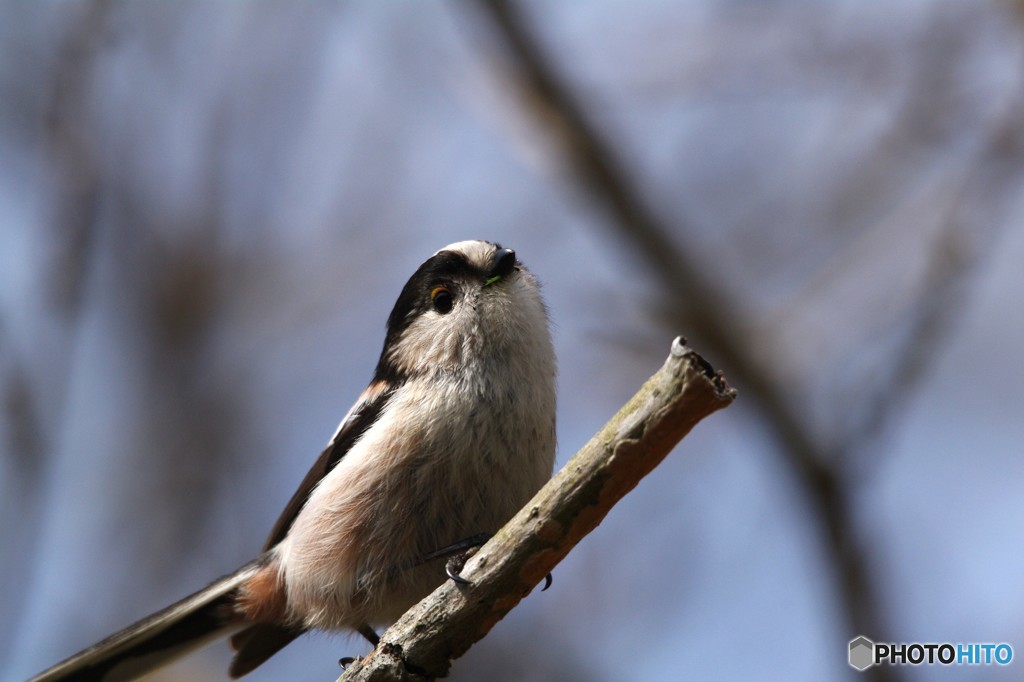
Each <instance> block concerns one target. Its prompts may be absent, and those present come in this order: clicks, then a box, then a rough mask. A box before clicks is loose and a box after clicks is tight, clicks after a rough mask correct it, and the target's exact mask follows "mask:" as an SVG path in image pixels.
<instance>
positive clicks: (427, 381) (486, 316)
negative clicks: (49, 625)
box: [33, 241, 555, 682]
mask: <svg viewBox="0 0 1024 682" xmlns="http://www.w3.org/2000/svg"><path fill="white" fill-rule="evenodd" d="M554 378H555V357H554V351H553V349H552V345H551V336H550V332H549V329H548V318H547V311H546V309H545V307H544V303H543V301H542V300H541V295H540V288H539V285H538V282H537V280H536V278H534V276H533V275H532V274H531V273H530V272H529V271H528V270H527V269H526V268H525V267H523V265H522V264H521V263H520V262H519V261H518V260H516V255H515V252H514V251H512V250H510V249H504V248H502V247H501V246H499V245H498V244H493V243H490V242H483V241H465V242H458V243H456V244H452V245H450V246H447V247H445V248H444V249H441V250H440V251H438V252H437V253H435V254H434V255H433V256H431V257H430V258H428V259H427V260H426V261H425V262H424V263H423V264H422V265H421V266H420V267H419V269H417V270H416V272H415V273H414V274H413V276H412V277H411V278H410V279H409V281H408V283H406V285H405V287H404V288H403V289H402V293H401V294H400V295H399V297H398V301H397V302H396V303H395V307H394V309H393V310H392V311H391V315H390V317H389V318H388V321H387V334H386V337H385V339H384V349H383V351H382V352H381V355H380V360H379V362H378V363H377V369H376V371H375V372H374V375H373V380H372V381H371V382H370V385H369V386H367V388H366V390H365V391H363V393H362V395H360V396H359V399H358V400H357V401H356V403H355V405H353V406H352V409H350V410H349V412H348V414H347V415H346V416H345V418H344V419H343V420H342V422H341V425H340V426H339V427H338V430H337V431H336V432H335V434H334V436H333V437H332V438H331V440H330V443H329V444H328V446H327V448H326V449H325V450H324V452H323V454H321V455H320V458H319V459H318V460H317V462H316V464H314V465H313V468H312V469H311V470H310V472H309V474H308V475H307V476H306V478H305V479H304V480H303V481H302V483H301V485H300V486H299V489H298V491H296V493H295V495H294V496H292V498H291V501H290V502H288V505H287V506H286V507H285V510H284V512H283V513H282V514H281V517H280V519H278V521H277V523H276V524H275V526H274V528H273V530H272V531H271V533H270V537H269V539H268V540H267V543H266V545H265V546H264V551H263V553H262V554H261V555H260V556H259V557H258V558H257V559H255V560H254V561H252V562H251V563H249V564H246V565H245V566H243V567H242V568H240V569H239V570H238V571H236V572H235V573H233V574H231V575H228V576H225V577H224V578H221V579H220V580H218V581H216V582H214V583H213V584H211V585H209V586H208V587H206V588H205V589H203V590H201V591H199V592H197V593H196V594H194V595H192V596H190V597H187V598H186V599H183V600H182V601H180V602H178V603H176V604H174V605H172V606H170V607H168V608H166V609H164V610H163V611H160V612H158V613H156V614H154V615H152V616H150V617H149V618H146V619H144V620H142V621H140V622H138V623H136V624H134V625H132V626H130V627H128V628H126V629H125V630H122V631H121V632H119V633H117V634H115V635H112V636H111V637H108V638H107V639H105V640H103V641H101V642H100V643H98V644H96V645H94V646H93V647H91V648H89V649H86V650H85V651H83V652H81V653H79V654H76V655H74V656H72V657H71V658H69V659H67V660H66V661H64V662H62V663H59V664H58V665H56V666H54V667H53V668H50V669H49V670H47V671H45V672H43V673H41V674H40V675H38V676H37V677H35V678H34V679H33V682H42V681H44V680H45V681H47V682H55V681H57V680H104V681H107V680H127V679H134V678H136V677H138V676H140V675H143V674H145V673H147V672H149V671H151V670H153V669H155V668H158V667H160V666H162V665H164V664H166V663H168V662H169V661H171V660H173V659H175V658H178V657H180V656H182V655H184V654H185V653H188V652H189V651H191V650H193V649H195V648H197V647H198V646H200V645H202V644H205V643H207V642H209V641H211V640H213V639H217V638H220V637H224V636H228V635H231V641H232V645H233V647H234V648H235V650H236V652H237V653H236V654H235V657H234V660H233V661H232V663H231V667H230V674H231V675H232V677H239V676H241V675H244V674H246V673H248V672H249V671H251V670H253V669H254V668H255V667H256V666H258V665H260V664H261V663H263V662H264V661H266V660H267V659H268V658H269V657H270V656H272V655H273V654H274V653H276V652H277V651H279V650H280V649H281V648H282V647H284V646H285V645H287V644H288V643H289V642H291V641H292V640H293V639H295V638H296V637H298V636H299V635H301V634H302V633H304V632H305V631H307V630H312V629H318V630H319V629H323V630H345V629H351V630H355V631H357V632H359V633H361V634H363V635H364V636H365V637H366V638H367V639H369V640H370V641H371V642H373V643H376V640H377V636H376V634H375V632H374V630H373V629H372V628H373V626H376V625H379V624H384V623H388V622H390V621H393V620H395V619H397V618H398V616H400V615H401V614H402V613H403V612H404V611H406V610H407V609H408V608H409V607H410V606H412V605H413V604H414V603H416V602H417V601H418V600H420V599H421V598H423V597H425V596H426V595H427V594H428V593H429V592H430V591H432V590H433V589H434V588H435V587H437V586H438V585H439V584H440V583H441V582H442V581H443V580H444V579H445V564H444V559H443V558H439V557H441V556H442V555H443V554H444V552H442V551H440V550H443V549H444V548H446V547H453V546H458V544H459V543H460V541H463V540H465V539H466V538H468V537H471V536H476V535H479V534H485V533H494V532H495V531H497V530H498V528H499V527H500V526H501V525H502V524H504V523H505V522H506V521H507V520H508V519H509V518H510V517H511V516H512V515H513V514H514V513H515V512H516V511H518V510H519V508H520V507H521V506H522V505H524V504H525V503H526V502H527V501H528V500H529V499H530V497H531V496H532V495H533V494H534V493H535V492H536V491H537V490H538V489H539V488H540V487H541V486H542V485H543V484H544V482H545V481H547V479H548V478H549V477H550V476H551V470H552V466H553V463H554V453H555V382H554Z"/></svg>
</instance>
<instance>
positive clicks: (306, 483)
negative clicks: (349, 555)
mask: <svg viewBox="0 0 1024 682" xmlns="http://www.w3.org/2000/svg"><path fill="white" fill-rule="evenodd" d="M394 392H395V387H394V386H393V385H388V384H386V383H385V382H384V381H375V382H373V383H371V384H370V385H369V386H367V387H366V390H364V391H363V392H362V394H361V395H360V396H359V399H358V400H356V403H355V405H353V406H352V409H350V410H349V411H348V414H347V415H345V418H344V419H342V420H341V424H340V425H339V426H338V430H337V431H336V432H335V433H334V438H332V439H331V442H330V443H329V444H328V446H327V447H326V448H325V449H324V451H323V452H322V453H321V454H320V457H319V458H318V459H317V460H316V463H315V464H314V465H313V468H312V469H310V470H309V473H308V474H306V477H305V478H304V479H302V483H300V484H299V489H298V490H296V491H295V494H294V495H292V499H291V500H289V501H288V504H287V506H285V508H284V511H283V512H281V516H280V517H279V518H278V519H277V523H275V524H274V529H273V530H272V531H270V537H268V538H267V543H266V544H265V545H264V546H263V551H267V550H268V549H270V548H272V547H273V546H274V545H276V544H277V543H279V542H281V540H283V539H284V536H285V535H287V534H288V529H290V528H291V527H292V523H294V521H295V517H297V516H298V515H299V512H300V511H301V510H302V507H303V506H304V505H305V504H306V500H308V499H309V495H310V493H312V492H313V488H315V487H316V484H317V483H319V482H320V479H322V478H323V477H324V476H326V475H327V474H328V473H330V471H331V469H333V468H334V466H335V465H336V464H337V463H338V461H339V460H341V458H342V457H344V456H345V454H346V453H347V452H348V451H349V450H350V449H351V448H352V445H353V444H355V442H356V441H357V440H359V437H360V436H362V435H363V434H364V433H366V431H367V429H369V428H370V427H371V426H373V424H374V423H375V422H376V421H377V419H378V418H379V417H380V414H381V412H383V411H384V407H385V406H386V405H387V404H388V401H389V400H390V399H391V396H392V395H393V394H394Z"/></svg>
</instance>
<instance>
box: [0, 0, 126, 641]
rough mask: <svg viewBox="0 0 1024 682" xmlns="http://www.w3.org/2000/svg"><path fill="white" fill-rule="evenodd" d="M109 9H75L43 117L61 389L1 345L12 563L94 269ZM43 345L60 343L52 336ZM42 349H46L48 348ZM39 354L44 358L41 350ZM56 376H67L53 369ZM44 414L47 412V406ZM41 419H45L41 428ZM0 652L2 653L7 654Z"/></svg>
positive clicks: (15, 615)
mask: <svg viewBox="0 0 1024 682" xmlns="http://www.w3.org/2000/svg"><path fill="white" fill-rule="evenodd" d="M111 5H112V3H111V2H110V0H97V1H95V2H91V3H88V4H87V5H85V6H84V7H82V8H78V10H79V11H80V12H81V15H80V16H79V17H77V19H75V20H72V21H71V22H70V26H69V28H68V30H67V32H66V34H65V36H64V39H63V40H62V42H61V43H60V45H59V47H58V50H57V55H56V59H55V62H54V64H53V67H52V68H53V73H52V82H53V86H52V89H51V91H50V92H49V97H48V98H47V101H46V109H45V112H44V116H45V118H44V127H43V144H44V153H45V155H46V161H47V162H48V164H49V172H50V173H52V174H53V179H54V185H55V189H54V192H53V197H52V200H51V201H52V205H53V206H54V207H55V208H54V215H53V217H52V219H51V225H50V226H49V227H50V228H51V229H52V230H53V231H54V232H56V233H57V239H55V240H54V242H55V244H56V248H57V249H58V250H59V252H58V253H57V254H56V256H55V258H54V262H53V263H51V264H50V268H49V271H48V273H47V274H48V276H50V277H51V281H50V282H49V284H51V286H52V287H53V288H52V289H51V292H50V293H51V295H52V300H54V301H55V302H56V308H57V313H58V320H57V321H58V322H59V323H63V327H62V328H61V331H62V332H64V334H63V335H58V338H57V339H56V351H55V352H53V353H52V354H53V358H54V359H55V360H56V362H45V363H40V365H42V366H45V367H47V369H48V371H50V372H52V373H53V375H55V376H56V379H57V382H56V383H57V386H56V389H55V390H54V389H50V390H47V388H48V386H47V382H46V380H45V377H42V376H40V373H39V372H35V373H33V372H32V371H31V369H30V367H31V365H30V364H29V363H28V362H27V361H26V359H25V358H21V357H16V355H15V353H14V352H13V347H14V344H13V342H12V341H13V340H12V339H7V338H4V339H0V346H9V347H10V350H8V349H7V348H4V349H3V350H4V355H5V357H6V358H7V359H8V364H9V367H6V368H5V369H6V370H7V377H6V380H7V383H6V385H5V386H4V387H3V389H2V390H3V392H4V395H3V400H4V415H3V416H4V418H5V419H6V421H7V424H8V427H9V429H10V434H11V441H12V442H11V446H12V451H13V452H14V455H15V457H14V461H15V462H16V465H17V466H16V469H15V476H16V479H15V481H14V482H13V483H12V485H11V488H12V490H14V491H15V494H12V495H10V496H8V502H9V503H11V504H12V505H16V506H17V509H16V510H14V511H15V513H14V514H13V515H11V516H10V517H9V518H17V519H18V523H17V524H16V525H14V526H12V528H11V529H10V530H9V531H8V532H5V533H4V536H3V541H4V543H5V545H6V547H7V549H8V552H9V553H10V554H11V555H12V556H21V557H32V556H33V555H34V554H35V553H36V547H37V544H38V542H39V538H40V527H41V525H42V523H43V520H44V519H43V510H44V509H45V508H46V500H45V496H44V495H43V471H44V468H45V465H46V462H47V456H48V455H49V454H50V449H51V445H52V443H53V442H54V441H55V437H54V434H53V433H51V432H50V431H49V430H48V429H49V428H51V426H52V425H54V424H60V423H61V422H62V419H61V414H60V412H61V408H62V407H63V405H60V404H59V402H58V401H63V400H66V397H67V386H68V381H67V377H68V375H69V373H70V372H69V364H70V361H69V358H70V357H71V355H72V353H71V352H70V348H71V347H72V346H73V345H74V335H75V332H76V328H75V322H76V321H77V320H78V317H79V312H80V310H81V303H82V298H83V296H82V292H83V288H84V280H85V273H86V270H87V263H88V260H89V257H90V254H91V248H90V247H91V245H92V243H93V241H94V237H95V231H96V224H97V223H96V212H97V206H98V204H99V190H98V185H99V180H98V170H97V168H96V162H95V154H94V150H93V148H92V144H91V142H90V136H89V135H88V134H87V133H86V131H85V130H84V128H85V127H86V126H87V125H88V121H87V117H86V116H85V111H86V109H87V103H88V94H89V86H90V84H91V73H92V69H93V66H94V63H95V57H96V54H97V51H98V48H99V46H100V44H101V42H102V39H103V35H104V33H105V27H106V24H107V18H108V15H109V13H110V10H111ZM46 341H54V339H53V338H52V336H49V335H48V336H47V338H46ZM41 347H43V348H45V344H41ZM36 352H40V351H39V350H38V349H36ZM54 367H58V368H60V369H54ZM43 405H46V406H47V409H46V411H45V413H44V412H43V410H42V406H43ZM44 414H46V415H47V418H46V419H44V416H43V415H44ZM32 568H33V565H32V562H31V561H30V560H22V561H19V562H14V563H8V564H7V565H6V566H5V567H4V569H3V570H0V580H2V581H3V582H4V583H5V584H8V585H30V584H31V582H32V575H31V573H30V571H31V570H32ZM28 592H29V591H28V589H21V590H14V591H12V593H11V598H10V603H9V605H8V615H9V616H10V617H9V618H8V619H7V622H6V623H4V624H3V625H0V641H2V642H5V643H7V646H10V644H11V643H13V642H14V641H16V639H17V638H15V637H12V636H10V634H11V633H10V629H11V628H12V627H14V626H15V624H17V623H19V622H20V620H21V619H20V617H19V616H20V612H21V610H22V609H23V608H24V599H25V595H27V594H28ZM4 648H6V647H4V645H0V650H2V649H4Z"/></svg>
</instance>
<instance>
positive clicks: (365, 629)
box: [338, 623, 380, 670]
mask: <svg viewBox="0 0 1024 682" xmlns="http://www.w3.org/2000/svg"><path fill="white" fill-rule="evenodd" d="M356 632H358V633H359V634H361V635H362V636H363V637H365V638H366V641H368V642H369V643H370V644H372V645H373V647H374V648H375V649H376V648H377V645H378V644H380V636H379V635H377V633H376V632H375V631H374V629H373V628H371V627H370V626H369V625H368V624H367V623H363V624H362V625H360V626H359V627H357V628H356ZM355 660H356V658H355V656H346V657H344V658H340V659H338V665H340V666H341V668H342V670H344V669H345V668H347V667H349V666H350V665H352V664H353V663H355Z"/></svg>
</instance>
